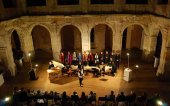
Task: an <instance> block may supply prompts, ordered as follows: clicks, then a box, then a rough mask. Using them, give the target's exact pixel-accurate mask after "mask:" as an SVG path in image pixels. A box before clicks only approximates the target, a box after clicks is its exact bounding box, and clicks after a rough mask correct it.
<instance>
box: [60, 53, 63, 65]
mask: <svg viewBox="0 0 170 106" xmlns="http://www.w3.org/2000/svg"><path fill="white" fill-rule="evenodd" d="M60 61H61V63H63V64H64V53H61V54H60Z"/></svg>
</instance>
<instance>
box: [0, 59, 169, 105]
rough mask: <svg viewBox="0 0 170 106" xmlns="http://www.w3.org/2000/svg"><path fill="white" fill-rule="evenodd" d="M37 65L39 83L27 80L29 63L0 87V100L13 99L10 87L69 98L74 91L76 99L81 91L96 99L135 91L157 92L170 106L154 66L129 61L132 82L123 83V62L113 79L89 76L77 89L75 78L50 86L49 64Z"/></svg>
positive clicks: (140, 92) (164, 87)
mask: <svg viewBox="0 0 170 106" xmlns="http://www.w3.org/2000/svg"><path fill="white" fill-rule="evenodd" d="M36 63H38V64H39V67H38V71H37V75H38V76H39V78H38V80H35V81H30V80H29V76H28V70H29V63H27V64H25V65H24V67H23V68H22V69H20V70H18V72H17V75H16V77H14V78H10V79H9V80H8V81H6V82H5V83H4V84H3V85H2V86H1V87H0V98H4V97H5V96H10V95H12V89H13V87H15V86H17V87H24V88H30V89H32V90H39V89H40V90H42V91H50V90H53V91H57V92H59V93H62V92H63V91H66V92H67V93H68V95H71V94H72V92H73V91H77V92H78V94H79V95H80V93H81V92H82V91H85V93H86V94H88V93H89V92H90V91H94V92H96V93H97V96H105V95H106V94H109V93H110V91H111V90H113V91H115V94H116V95H117V94H118V93H120V92H121V91H124V92H125V94H128V93H129V92H130V91H131V90H133V91H135V92H136V93H137V95H140V94H142V93H143V92H147V93H148V94H149V95H153V94H154V93H156V92H158V93H159V94H160V95H161V97H162V98H163V100H164V101H166V102H167V103H168V104H169V103H170V95H169V93H170V82H162V81H159V80H158V79H157V78H156V76H155V74H156V69H154V68H153V63H152V64H151V63H146V62H143V61H142V60H138V59H134V60H131V61H130V68H131V69H132V70H133V71H132V74H133V77H132V81H130V82H126V81H124V80H123V70H124V67H126V66H127V60H126V59H125V60H122V62H121V67H120V68H119V69H118V70H117V74H116V76H114V77H113V76H109V75H105V76H102V77H98V78H95V77H93V76H92V74H91V73H88V74H87V75H86V76H85V78H84V80H83V83H84V86H83V87H80V86H79V81H78V78H77V77H76V76H73V77H67V76H64V77H62V78H60V79H59V80H57V81H55V82H54V83H51V82H50V81H49V79H48V74H47V71H46V70H47V68H48V61H47V60H46V59H45V60H42V59H41V60H40V59H39V60H37V61H33V64H36ZM136 64H138V65H139V68H135V65H136Z"/></svg>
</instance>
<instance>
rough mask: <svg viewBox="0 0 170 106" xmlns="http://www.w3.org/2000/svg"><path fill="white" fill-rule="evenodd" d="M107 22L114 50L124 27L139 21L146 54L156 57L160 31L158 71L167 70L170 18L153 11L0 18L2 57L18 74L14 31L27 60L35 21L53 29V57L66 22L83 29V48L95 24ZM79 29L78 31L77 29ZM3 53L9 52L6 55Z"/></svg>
mask: <svg viewBox="0 0 170 106" xmlns="http://www.w3.org/2000/svg"><path fill="white" fill-rule="evenodd" d="M99 24H104V25H108V26H109V27H110V28H111V30H112V33H113V44H112V45H113V46H112V50H113V51H120V52H121V47H122V35H123V31H124V30H125V29H126V28H127V27H128V26H130V25H139V26H141V27H142V28H143V43H142V44H143V45H142V47H141V48H142V51H143V58H144V59H146V60H148V59H153V54H154V51H155V46H156V37H157V35H158V32H159V31H161V33H162V37H163V44H162V51H161V58H160V66H159V67H158V73H161V74H162V73H164V71H165V70H164V69H165V66H167V65H165V64H166V61H167V59H168V58H165V57H166V55H167V54H166V53H165V52H167V44H168V42H170V41H169V40H167V39H168V36H169V31H168V30H169V26H170V20H169V19H166V18H161V17H156V16H153V15H127V14H117V15H115V14H114V15H73V16H23V17H20V18H16V19H12V20H8V21H2V22H0V27H1V30H0V38H1V39H0V43H1V44H0V48H3V49H0V56H1V57H0V58H4V60H5V63H6V65H7V67H8V68H9V70H10V71H11V73H12V75H15V72H16V71H15V64H14V59H13V56H12V47H11V34H12V32H13V31H14V30H16V31H17V33H18V35H19V38H20V42H21V49H22V51H23V52H24V61H28V53H32V54H33V55H34V46H33V40H32V35H31V32H32V29H33V28H34V26H36V25H40V26H43V27H44V28H46V29H47V30H48V31H49V33H50V38H51V45H52V51H53V58H54V60H58V55H59V53H60V51H61V33H60V31H61V29H62V28H63V27H64V26H66V25H73V26H75V27H77V28H78V29H79V31H80V33H81V42H82V43H81V45H82V52H83V51H90V49H91V47H90V32H91V29H92V28H94V27H95V26H96V25H99ZM75 33H76V32H75ZM4 53H6V54H5V55H4Z"/></svg>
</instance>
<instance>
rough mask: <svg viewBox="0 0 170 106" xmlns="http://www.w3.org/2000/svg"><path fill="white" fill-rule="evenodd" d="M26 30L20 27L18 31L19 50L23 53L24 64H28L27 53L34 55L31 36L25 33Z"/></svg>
mask: <svg viewBox="0 0 170 106" xmlns="http://www.w3.org/2000/svg"><path fill="white" fill-rule="evenodd" d="M27 30H28V29H27V28H23V27H21V29H20V30H18V34H19V38H20V42H21V50H22V51H23V60H24V62H29V57H28V54H29V53H33V54H34V52H33V51H34V47H33V41H32V36H31V35H29V32H28V31H27Z"/></svg>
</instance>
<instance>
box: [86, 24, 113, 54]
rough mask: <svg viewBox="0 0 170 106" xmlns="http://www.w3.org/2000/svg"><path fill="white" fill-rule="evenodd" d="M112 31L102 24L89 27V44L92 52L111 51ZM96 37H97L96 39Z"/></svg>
mask: <svg viewBox="0 0 170 106" xmlns="http://www.w3.org/2000/svg"><path fill="white" fill-rule="evenodd" d="M112 29H113V28H112V27H110V25H108V24H103V23H102V24H101V23H100V24H95V25H93V27H91V31H90V34H89V35H90V40H91V42H90V43H91V51H92V52H100V51H112V45H113V30H112ZM96 35H97V36H98V37H96ZM103 35H104V36H103ZM99 36H100V37H99ZM93 38H94V39H93ZM103 39H104V40H103Z"/></svg>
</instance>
